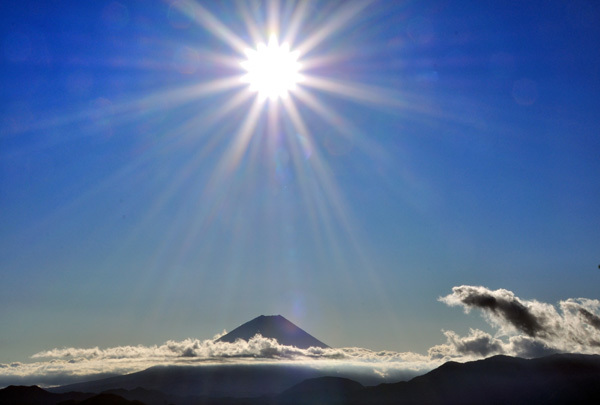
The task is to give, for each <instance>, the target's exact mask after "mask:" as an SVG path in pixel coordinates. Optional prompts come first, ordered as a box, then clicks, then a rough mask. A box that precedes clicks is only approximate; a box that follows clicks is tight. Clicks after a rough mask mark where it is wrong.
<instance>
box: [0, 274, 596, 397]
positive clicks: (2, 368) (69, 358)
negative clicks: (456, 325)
mask: <svg viewBox="0 0 600 405" xmlns="http://www.w3.org/2000/svg"><path fill="white" fill-rule="evenodd" d="M439 301H441V302H443V303H445V304H447V305H450V306H459V307H462V308H463V309H464V310H465V312H469V311H471V310H473V309H476V310H480V311H481V312H482V314H483V316H484V318H485V319H486V320H487V321H488V322H489V324H490V325H491V327H492V328H493V329H495V333H494V334H491V333H489V332H485V331H482V330H479V329H471V330H470V331H469V333H468V335H466V336H460V335H459V334H457V333H456V332H454V331H452V330H447V331H443V335H444V337H445V338H446V342H445V343H442V344H439V345H435V346H433V347H431V348H430V349H429V350H428V351H427V354H425V355H424V354H419V353H413V352H394V351H386V350H384V351H373V350H369V349H364V348H359V347H346V348H319V347H311V348H308V349H299V348H297V347H293V346H285V345H281V344H279V343H278V342H277V341H276V340H275V339H270V338H267V337H263V336H261V335H256V336H255V337H253V338H252V339H250V340H249V341H244V340H238V341H236V342H234V343H228V342H218V341H216V339H217V338H218V337H220V336H222V334H221V335H217V336H215V337H214V338H213V339H207V340H199V339H185V340H182V341H172V340H170V341H167V342H165V343H163V344H161V345H154V346H142V345H138V346H118V347H110V348H99V347H93V348H55V349H52V350H47V351H43V352H39V353H36V354H34V355H33V356H32V360H33V362H29V363H26V362H21V363H10V364H0V387H3V386H6V385H9V384H27V385H31V384H38V385H42V386H51V385H63V384H68V383H73V382H78V381H83V380H91V379H97V378H102V377H107V376H111V375H119V374H126V373H132V372H136V371H141V370H144V369H146V368H149V367H152V366H157V365H196V366H202V365H214V364H272V363H277V364H281V363H286V364H293V365H299V366H306V367H312V368H317V369H321V370H326V371H327V372H331V373H332V374H334V375H340V373H344V375H346V376H348V377H349V378H355V379H359V378H357V377H361V378H366V379H368V381H370V382H371V383H372V384H375V383H378V382H395V381H401V380H407V379H409V378H411V377H414V376H416V375H419V374H423V373H425V372H427V371H429V370H431V369H433V368H436V367H438V366H439V365H441V364H442V363H444V362H445V361H448V360H454V361H470V360H475V359H480V358H484V357H489V356H493V355H496V354H505V355H510V356H519V357H526V358H531V357H539V356H544V355H549V354H552V353H557V352H571V353H594V354H600V301H598V300H592V299H587V298H576V299H575V298H569V299H566V300H564V301H560V302H559V303H558V306H554V305H551V304H547V303H543V302H538V301H536V300H525V299H521V298H519V297H517V296H516V295H515V294H514V293H513V292H511V291H508V290H504V289H499V290H491V289H489V288H486V287H482V286H466V285H463V286H457V287H454V288H453V289H452V293H451V294H449V295H447V296H445V297H440V298H439ZM363 381H364V380H363Z"/></svg>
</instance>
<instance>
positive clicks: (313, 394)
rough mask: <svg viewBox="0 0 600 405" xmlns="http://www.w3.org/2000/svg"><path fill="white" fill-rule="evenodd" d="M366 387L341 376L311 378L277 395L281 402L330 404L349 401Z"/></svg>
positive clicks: (277, 399) (278, 400)
mask: <svg viewBox="0 0 600 405" xmlns="http://www.w3.org/2000/svg"><path fill="white" fill-rule="evenodd" d="M364 388H365V387H364V386H363V385H362V384H360V383H358V382H356V381H353V380H350V379H347V378H340V377H321V378H311V379H308V380H305V381H302V382H301V383H300V384H297V385H295V386H293V387H292V388H290V389H288V390H285V391H284V392H282V393H281V394H280V395H278V396H277V397H276V402H277V403H280V404H286V405H287V404H289V405H295V404H318V403H326V404H329V405H332V404H338V403H344V402H347V401H348V400H349V399H350V398H351V396H352V395H353V394H355V393H356V392H358V391H361V390H362V389H364Z"/></svg>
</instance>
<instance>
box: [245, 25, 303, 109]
mask: <svg viewBox="0 0 600 405" xmlns="http://www.w3.org/2000/svg"><path fill="white" fill-rule="evenodd" d="M246 56H247V58H248V60H246V61H245V62H242V67H243V68H244V69H246V72H247V73H246V75H244V77H243V78H242V81H244V82H245V83H248V84H249V85H250V90H251V91H255V92H258V95H259V97H262V98H270V99H271V100H276V99H278V98H285V97H286V96H287V94H288V92H289V91H291V90H293V89H294V88H295V87H296V84H297V83H298V82H300V81H301V80H302V76H301V75H300V73H299V70H300V63H298V52H291V51H290V46H289V45H288V44H287V43H283V44H282V45H279V42H278V40H277V38H276V36H275V35H271V38H270V39H269V45H268V46H267V45H265V44H263V43H260V44H258V46H257V48H256V50H253V49H246Z"/></svg>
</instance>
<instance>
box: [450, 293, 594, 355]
mask: <svg viewBox="0 0 600 405" xmlns="http://www.w3.org/2000/svg"><path fill="white" fill-rule="evenodd" d="M439 300H440V301H442V302H444V303H446V304H448V305H451V306H462V307H463V308H464V309H465V311H467V312H468V311H470V310H471V309H473V308H476V309H480V310H482V311H483V313H484V315H485V317H486V319H487V320H488V321H490V323H491V324H492V326H495V327H497V328H498V329H499V330H498V332H499V334H500V335H505V336H511V337H510V339H509V341H508V342H506V343H505V344H504V345H503V348H504V351H505V352H506V353H512V354H514V355H517V356H522V357H536V356H539V355H544V354H550V353H556V352H573V353H598V347H599V346H600V345H599V344H598V343H599V342H600V316H599V315H598V312H599V309H600V301H598V300H591V299H587V298H577V299H573V298H569V299H567V300H564V301H560V302H559V305H558V307H559V309H560V311H558V310H557V308H556V307H555V306H553V305H551V304H547V303H543V302H539V301H536V300H524V299H520V298H518V297H516V296H515V294H514V293H513V292H511V291H508V290H504V289H499V290H490V289H488V288H486V287H482V286H465V285H463V286H459V287H454V288H453V289H452V294H449V295H447V296H445V297H441V298H440V299H439ZM515 333H517V335H516V336H514V334H515ZM519 333H521V334H519Z"/></svg>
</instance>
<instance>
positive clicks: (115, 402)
mask: <svg viewBox="0 0 600 405" xmlns="http://www.w3.org/2000/svg"><path fill="white" fill-rule="evenodd" d="M0 404H2V405H9V404H10V405H16V404H18V405H58V404H60V405H75V404H81V405H96V404H105V405H142V403H141V402H139V401H128V400H126V399H124V398H122V397H120V396H118V395H114V394H100V395H94V394H90V393H83V392H66V393H62V394H56V393H52V392H48V391H46V390H44V389H42V388H40V387H38V386H36V385H32V386H29V387H27V386H16V385H11V386H9V387H6V388H4V389H1V390H0Z"/></svg>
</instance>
